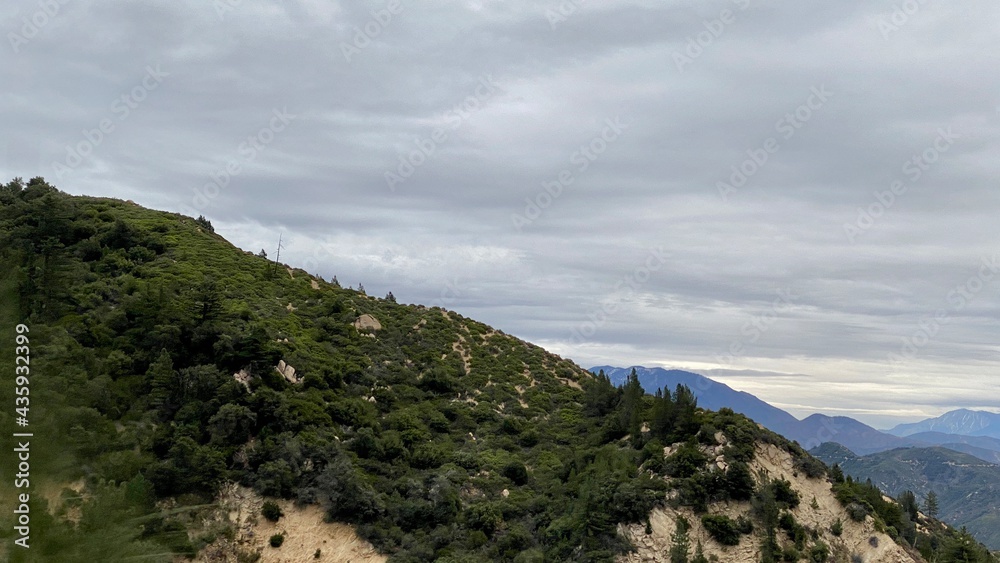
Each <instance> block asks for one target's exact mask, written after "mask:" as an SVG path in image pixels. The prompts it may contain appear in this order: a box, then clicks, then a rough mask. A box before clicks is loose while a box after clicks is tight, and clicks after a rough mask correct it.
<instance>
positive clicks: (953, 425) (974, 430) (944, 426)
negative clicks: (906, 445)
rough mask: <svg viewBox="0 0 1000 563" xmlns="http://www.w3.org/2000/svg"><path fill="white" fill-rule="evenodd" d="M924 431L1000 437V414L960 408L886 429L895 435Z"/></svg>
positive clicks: (908, 434)
mask: <svg viewBox="0 0 1000 563" xmlns="http://www.w3.org/2000/svg"><path fill="white" fill-rule="evenodd" d="M923 432H939V433H943V434H960V435H963V436H986V437H989V438H995V439H1000V414H996V413H992V412H986V411H971V410H968V409H959V410H955V411H951V412H946V413H944V414H943V415H941V416H939V417H937V418H929V419H927V420H923V421H920V422H914V423H911V424H900V425H899V426H896V427H895V428H892V429H890V430H886V433H888V434H892V435H893V436H912V435H914V434H919V433H923Z"/></svg>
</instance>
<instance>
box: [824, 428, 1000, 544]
mask: <svg viewBox="0 0 1000 563" xmlns="http://www.w3.org/2000/svg"><path fill="white" fill-rule="evenodd" d="M813 454H814V455H816V456H817V457H819V458H820V459H822V460H824V461H826V462H827V463H837V464H839V465H840V467H841V468H842V469H843V471H844V472H845V473H847V474H848V475H853V476H854V477H855V478H857V479H871V481H872V482H873V483H874V484H875V485H877V486H878V487H880V488H881V489H882V490H884V491H887V492H889V493H890V494H893V495H898V494H900V493H902V492H903V491H907V490H909V491H913V492H914V493H915V494H916V495H917V497H918V498H921V499H922V498H924V497H926V495H927V494H928V493H930V492H931V491H934V493H935V494H936V495H937V498H938V514H937V516H938V517H939V518H941V519H942V520H943V521H945V522H948V523H951V524H953V525H955V526H960V527H965V528H966V529H968V530H969V532H971V533H972V534H973V535H974V536H975V537H976V538H977V539H978V540H979V541H981V542H983V543H984V544H986V545H987V546H990V547H991V548H992V549H1000V465H994V464H992V463H987V462H985V461H983V460H981V459H979V458H977V457H974V456H971V455H968V454H963V453H960V452H956V451H953V450H949V449H946V448H900V449H896V450H890V451H887V452H881V453H877V454H871V455H866V456H863V457H858V456H856V455H854V454H852V453H851V452H850V451H849V450H846V449H844V448H841V447H839V446H837V445H836V444H824V445H823V446H821V448H817V449H816V450H813Z"/></svg>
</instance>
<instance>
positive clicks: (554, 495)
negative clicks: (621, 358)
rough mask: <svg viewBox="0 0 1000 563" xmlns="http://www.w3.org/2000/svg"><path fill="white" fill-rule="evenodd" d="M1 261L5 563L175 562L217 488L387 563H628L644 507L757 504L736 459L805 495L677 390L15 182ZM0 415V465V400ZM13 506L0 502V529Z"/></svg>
mask: <svg viewBox="0 0 1000 563" xmlns="http://www.w3.org/2000/svg"><path fill="white" fill-rule="evenodd" d="M0 237H2V244H0V249H2V255H0V261H2V266H3V271H4V272H5V277H4V278H3V284H2V285H0V289H2V291H3V292H4V293H5V296H6V298H5V299H4V300H3V303H4V305H3V308H2V310H0V314H2V315H3V318H2V321H3V322H4V325H3V330H4V334H5V336H4V338H5V339H6V341H7V343H9V344H7V345H5V346H3V350H4V352H3V354H4V355H3V356H2V357H0V359H2V361H3V362H4V365H5V366H12V365H13V363H14V362H13V356H12V354H11V348H12V345H13V343H14V338H15V336H14V330H13V327H14V326H15V325H16V324H18V323H23V324H24V325H25V326H27V327H28V328H29V329H30V332H29V333H27V336H28V337H29V339H30V354H31V379H30V399H31V403H30V416H29V417H28V418H29V420H30V424H29V426H28V429H30V431H31V432H33V433H34V438H32V452H31V487H30V494H31V499H32V500H31V541H32V543H33V546H32V548H31V549H30V550H24V549H20V548H17V547H10V546H11V545H13V540H14V539H15V538H16V537H17V533H16V532H15V531H14V528H13V524H14V522H13V518H14V515H13V514H12V513H11V511H8V510H4V511H3V513H2V514H0V530H2V531H0V534H4V535H5V537H4V546H5V548H6V553H3V554H2V555H3V557H4V558H6V560H9V561H12V562H18V561H44V562H60V561H67V562H77V561H79V562H84V561H86V562H93V561H102V562H112V561H136V560H142V561H173V560H174V558H175V557H178V556H181V557H185V556H186V557H193V556H194V555H195V554H196V553H197V552H198V551H199V550H200V549H201V548H202V547H204V546H205V545H208V544H210V543H211V542H213V541H214V540H215V539H216V538H218V537H220V536H226V535H227V534H229V535H231V534H232V533H233V531H232V529H230V528H227V527H225V526H220V527H211V526H208V527H206V526H205V525H204V523H203V522H204V520H205V515H206V514H207V513H208V512H209V511H211V510H214V504H213V503H214V502H215V500H216V498H217V496H216V495H217V492H218V490H219V487H220V485H222V484H223V483H227V482H235V483H240V484H242V485H245V486H248V487H252V488H254V489H255V490H256V491H257V492H259V493H260V494H262V495H265V496H268V497H278V498H286V499H295V500H297V501H299V502H302V503H310V504H318V505H320V506H322V507H323V509H324V510H325V511H326V513H327V514H328V515H329V517H330V518H332V519H335V520H338V521H342V522H347V523H351V524H353V525H355V526H356V527H357V530H358V532H359V534H360V535H361V536H362V537H364V538H365V539H367V540H369V541H370V542H372V544H374V545H375V546H376V547H377V548H378V549H379V550H381V551H382V552H383V553H386V554H388V555H390V560H391V561H398V562H404V561H405V562H411V561H412V562H417V561H440V562H445V563H447V562H458V561H462V562H475V561H517V562H529V561H611V560H613V559H614V558H615V557H616V556H617V555H619V554H621V553H624V552H626V551H627V550H629V549H630V546H629V545H628V543H627V542H626V541H625V540H624V539H623V538H622V537H620V536H619V535H618V533H617V531H616V528H617V525H618V523H628V522H643V521H644V520H646V518H647V515H648V513H649V511H650V510H651V509H652V508H653V507H655V506H657V505H662V504H664V503H666V502H668V500H667V499H668V498H670V499H672V500H671V501H669V502H673V503H676V504H683V505H685V506H690V507H695V509H696V510H698V511H699V512H704V511H706V510H707V509H708V507H709V504H710V503H713V502H723V501H727V500H729V499H739V500H747V499H749V498H751V497H752V496H753V495H755V494H764V492H763V491H760V490H754V484H753V481H752V480H751V481H748V479H747V477H748V476H749V474H748V472H746V470H745V468H746V464H747V462H749V461H750V460H751V459H752V458H753V456H754V444H757V443H771V444H777V445H778V446H779V447H780V448H782V449H784V450H785V451H788V452H790V453H791V454H792V456H793V458H794V459H795V460H796V462H795V463H796V466H797V467H798V470H801V471H805V472H807V473H809V474H810V475H813V476H815V477H817V478H822V476H823V475H825V468H824V467H823V466H822V464H819V463H818V462H817V461H816V460H815V459H813V458H812V457H810V456H809V455H808V454H806V453H805V452H804V451H802V449H801V448H799V447H798V446H797V445H796V444H793V443H790V442H788V441H787V440H785V439H783V438H781V437H779V436H777V435H775V434H773V433H771V432H769V431H766V430H763V429H761V428H759V427H758V426H756V425H755V424H753V423H752V422H751V421H749V420H748V419H746V418H745V417H742V416H740V415H736V414H734V413H733V412H732V411H727V410H723V411H722V412H719V413H713V412H709V411H704V410H702V409H699V408H698V407H697V404H696V401H695V399H694V397H693V395H692V394H691V393H690V391H689V390H687V389H686V388H683V387H678V388H677V389H676V391H674V392H667V393H666V394H663V395H657V396H649V395H645V394H644V393H643V392H642V388H641V386H640V385H639V383H638V380H637V379H636V378H635V377H631V378H630V379H629V381H628V382H627V383H626V385H624V386H622V387H618V388H616V387H614V386H612V385H611V383H610V381H609V380H608V378H606V377H601V376H596V377H595V376H593V375H591V374H588V373H587V372H586V371H584V370H583V369H581V368H580V367H578V366H576V365H575V364H573V363H572V362H570V361H568V360H564V359H561V358H559V357H557V356H555V355H553V354H550V353H547V352H545V351H544V350H542V349H541V348H539V347H537V346H534V345H532V344H529V343H526V342H523V341H521V340H518V339H516V338H514V337H511V336H509V335H506V334H504V333H503V332H501V331H497V330H495V329H492V328H490V327H488V326H486V325H483V324H482V323H478V322H476V321H473V320H471V319H467V318H464V317H462V316H461V315H458V314H456V313H454V312H449V311H446V310H443V309H440V308H427V307H422V306H418V305H403V304H398V303H395V302H394V299H380V298H375V297H371V296H367V295H364V294H363V293H360V292H358V291H353V290H350V289H344V288H341V287H338V286H337V285H336V284H332V283H329V282H327V281H324V280H321V279H319V278H315V277H313V276H311V275H309V274H308V273H307V272H304V271H301V270H295V269H289V268H286V266H284V265H279V264H275V263H273V262H271V261H269V260H267V259H266V258H264V257H259V256H255V255H253V254H252V253H247V252H244V251H241V250H239V249H237V248H235V247H233V246H232V245H231V244H229V243H228V242H226V241H225V240H224V239H223V238H221V237H220V236H219V235H217V234H215V233H214V232H213V229H212V226H211V224H210V223H209V222H208V221H207V220H205V219H203V218H199V219H191V218H188V217H183V216H180V215H175V214H169V213H163V212H157V211H151V210H147V209H143V208H141V207H139V206H137V205H134V204H132V203H129V202H123V201H118V200H111V199H102V198H91V197H70V196H67V195H66V194H63V193H61V192H58V191H57V190H56V189H55V188H53V187H51V186H49V185H47V184H46V183H45V182H44V180H42V179H40V178H36V179H33V180H31V181H30V182H28V183H27V184H25V183H23V182H21V181H20V180H15V181H12V182H10V183H9V184H7V185H5V186H3V187H2V188H0ZM387 297H388V296H387ZM279 367H280V368H281V369H282V371H280V372H279ZM291 368H293V369H291ZM5 369H8V368H5ZM0 404H3V405H5V407H4V408H2V409H0V424H2V427H3V429H4V432H2V433H0V436H2V438H0V439H2V440H3V443H2V444H0V447H2V449H3V451H5V452H10V451H11V449H12V448H13V447H15V444H14V443H13V442H12V438H11V437H10V436H11V432H10V431H11V429H15V428H16V427H15V423H14V420H13V418H14V416H15V413H14V411H13V408H11V407H8V406H6V405H14V389H13V386H12V385H5V386H3V388H2V389H0ZM720 431H721V432H723V433H724V435H725V436H727V437H729V439H730V442H731V444H732V445H730V446H727V447H726V448H725V451H724V458H725V463H726V464H727V467H728V469H727V470H726V471H724V472H720V471H715V470H713V471H709V470H707V469H706V466H707V464H708V463H709V462H710V460H708V459H705V458H704V457H703V456H702V454H701V453H699V451H700V450H699V449H698V444H699V443H701V444H706V443H713V441H714V436H715V435H716V433H717V432H720ZM676 443H681V444H687V445H686V446H683V447H679V448H677V449H676V451H675V452H674V453H673V454H672V455H671V456H669V457H666V458H665V457H664V453H663V451H664V445H670V444H676ZM712 461H714V460H712ZM0 464H2V466H0V470H2V472H3V474H5V475H8V474H12V473H13V470H14V458H13V457H12V456H10V455H5V456H3V457H2V458H0ZM768 490H770V489H768ZM21 492H22V491H20V490H14V489H13V488H12V483H11V482H10V481H8V480H5V481H4V482H3V483H2V484H0V493H2V495H3V497H4V506H10V505H11V504H12V503H13V501H14V496H13V495H14V494H15V493H21ZM772 494H773V491H772ZM779 500H780V499H779ZM771 502H773V499H772V500H771ZM776 514H777V512H775V513H774V515H776ZM720 525H721V524H720ZM776 525H777V524H776V523H775V522H770V523H768V522H764V524H763V528H761V527H760V526H759V525H758V528H756V529H757V530H758V531H759V532H760V533H765V534H770V536H769V537H773V536H774V534H775V529H774V527H775V526H776ZM748 529H749V528H748ZM815 537H818V536H814V538H815ZM802 541H804V542H806V543H804V544H803V545H804V546H808V545H811V543H810V542H813V541H815V540H814V539H813V540H808V539H807V538H805V537H803V540H802ZM948 541H950V540H948ZM955 541H959V540H955ZM815 547H816V548H817V549H818V545H817V546H815ZM940 549H941V550H947V549H951V544H948V543H947V541H945V540H942V541H941V542H940ZM942 553H944V551H942ZM971 553H974V555H975V557H976V558H975V559H970V560H971V561H980V560H982V561H985V560H987V559H986V558H985V557H982V558H981V557H980V554H979V552H978V551H974V552H971ZM254 557H255V554H253V553H246V554H241V555H240V556H239V561H255V560H256V559H254ZM774 560H776V559H774Z"/></svg>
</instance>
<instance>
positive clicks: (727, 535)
mask: <svg viewBox="0 0 1000 563" xmlns="http://www.w3.org/2000/svg"><path fill="white" fill-rule="evenodd" d="M701 525H702V526H704V527H705V530H706V531H708V533H709V535H711V536H712V537H713V538H715V540H716V541H718V542H719V543H721V544H722V545H739V543H740V531H739V529H738V528H737V526H736V523H735V522H733V520H732V519H731V518H730V517H728V516H725V515H723V514H706V515H704V516H702V517H701Z"/></svg>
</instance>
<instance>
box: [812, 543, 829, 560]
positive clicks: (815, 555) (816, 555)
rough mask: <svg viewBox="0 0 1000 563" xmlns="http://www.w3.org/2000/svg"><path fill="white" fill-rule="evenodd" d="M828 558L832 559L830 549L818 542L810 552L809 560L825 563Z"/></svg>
mask: <svg viewBox="0 0 1000 563" xmlns="http://www.w3.org/2000/svg"><path fill="white" fill-rule="evenodd" d="M828 557H830V548H829V547H827V546H826V544H825V543H823V542H817V543H816V545H814V546H813V548H812V549H810V550H809V560H810V561H814V562H815V563H825V562H826V560H827V558H828Z"/></svg>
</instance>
